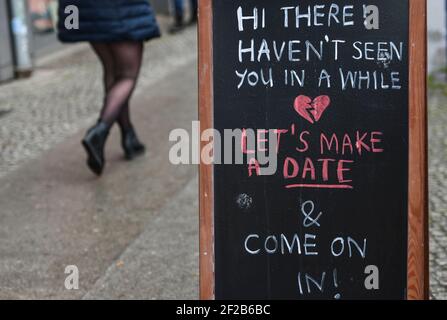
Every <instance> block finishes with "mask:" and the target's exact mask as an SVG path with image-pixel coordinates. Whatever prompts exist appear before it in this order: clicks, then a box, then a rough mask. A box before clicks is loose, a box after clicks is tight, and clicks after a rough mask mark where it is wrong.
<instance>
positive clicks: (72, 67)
mask: <svg viewBox="0 0 447 320" xmlns="http://www.w3.org/2000/svg"><path fill="white" fill-rule="evenodd" d="M196 45H197V43H196V30H195V29H193V28H191V29H188V30H186V31H185V32H183V33H181V34H179V35H176V36H165V37H164V38H162V39H160V40H156V41H152V42H150V43H149V44H148V45H147V49H146V53H145V58H144V60H145V63H144V69H143V71H142V74H141V78H140V82H139V86H138V89H137V90H136V92H135V96H134V99H133V101H132V108H133V111H134V113H133V115H134V121H135V125H136V127H137V128H138V130H139V134H140V136H141V139H142V140H143V141H144V142H145V143H146V145H147V147H148V153H147V154H146V156H145V157H144V158H140V159H138V160H135V161H134V162H131V163H129V162H126V161H124V160H123V155H122V150H121V147H120V140H119V132H118V130H117V129H116V128H115V129H114V130H113V131H112V133H111V137H110V140H109V143H108V146H107V150H106V152H107V160H108V163H107V168H106V172H105V175H104V177H102V178H101V179H97V178H95V177H94V176H92V174H91V173H90V172H89V171H88V170H87V169H86V166H85V155H84V151H83V150H82V148H81V147H80V143H79V141H80V140H81V138H82V136H83V134H84V131H85V129H86V127H88V126H89V125H91V124H92V123H94V121H95V120H96V117H97V113H98V110H99V108H100V103H101V99H102V97H101V94H100V92H101V72H100V65H99V63H98V62H97V59H96V57H95V56H94V54H93V53H92V52H91V51H90V50H88V49H87V48H86V46H84V45H81V46H76V47H73V49H72V50H73V52H72V54H69V55H66V56H64V57H61V58H59V59H57V60H53V61H48V62H44V63H43V64H41V65H39V68H38V71H37V72H36V74H35V75H34V77H33V78H31V79H28V80H23V81H16V82H12V83H10V84H6V85H2V86H0V110H5V111H8V110H10V111H9V112H6V113H4V114H3V115H2V116H1V117H0V150H1V152H0V203H1V209H0V255H1V257H2V258H1V259H0V298H2V299H6V298H9V299H11V298H13V299H15V298H20V299H31V298H36V299H48V298H49V299H56V298H57V299H59V298H62V299H79V298H83V297H87V298H140V299H151V298H154V299H155V298H157V299H159V298H182V299H194V298H197V297H198V288H197V286H198V225H197V224H198V216H197V214H198V208H197V207H198V204H197V197H198V196H197V189H198V187H197V178H196V175H197V170H196V168H195V167H194V166H173V165H171V164H170V163H169V161H167V159H168V152H169V146H170V145H169V142H168V136H169V132H170V131H171V130H172V129H174V128H190V126H191V121H192V120H195V119H197V79H196V69H197V65H196ZM18 169H20V170H18ZM73 264H74V265H76V266H77V267H78V268H79V273H80V274H79V277H80V278H79V285H80V288H79V290H75V291H69V290H66V289H65V287H64V280H65V277H66V275H65V274H64V270H65V267H66V266H67V265H73ZM109 287H110V288H113V289H112V290H104V289H103V288H109Z"/></svg>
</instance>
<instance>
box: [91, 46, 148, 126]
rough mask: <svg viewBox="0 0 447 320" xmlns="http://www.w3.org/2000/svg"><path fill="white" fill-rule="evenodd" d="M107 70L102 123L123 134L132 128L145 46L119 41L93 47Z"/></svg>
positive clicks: (105, 72)
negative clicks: (131, 106) (115, 126)
mask: <svg viewBox="0 0 447 320" xmlns="http://www.w3.org/2000/svg"><path fill="white" fill-rule="evenodd" d="M91 46H92V47H93V50H94V51H95V52H96V54H97V56H98V57H99V59H100V60H101V63H102V66H103V69H104V92H105V95H104V104H103V107H102V110H101V115H100V119H101V120H102V121H103V122H105V123H107V124H108V125H109V126H112V125H113V123H114V122H115V121H117V122H118V124H119V126H120V128H121V130H126V129H128V128H130V127H131V122H130V111H129V100H130V98H131V96H132V93H133V91H134V89H135V86H136V83H137V79H138V75H139V73H140V68H141V62H142V58H143V43H142V42H135V41H120V42H109V43H99V42H96V43H91Z"/></svg>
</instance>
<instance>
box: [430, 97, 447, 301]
mask: <svg viewBox="0 0 447 320" xmlns="http://www.w3.org/2000/svg"><path fill="white" fill-rule="evenodd" d="M446 105H447V97H446V96H444V95H441V94H439V93H435V92H431V94H430V99H429V114H428V115H429V179H430V180H429V181H430V182H429V188H430V191H429V192H430V197H429V199H430V282H431V285H430V289H431V296H432V298H433V299H442V300H446V299H447V126H446V124H447V112H446V111H447V109H446Z"/></svg>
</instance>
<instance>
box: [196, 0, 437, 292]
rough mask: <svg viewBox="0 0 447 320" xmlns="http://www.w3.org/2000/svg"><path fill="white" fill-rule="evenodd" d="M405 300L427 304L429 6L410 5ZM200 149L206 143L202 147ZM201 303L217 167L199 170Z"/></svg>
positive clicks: (208, 284) (209, 111) (204, 2)
mask: <svg viewBox="0 0 447 320" xmlns="http://www.w3.org/2000/svg"><path fill="white" fill-rule="evenodd" d="M409 3H410V17H409V18H410V19H409V23H410V26H409V76H410V82H409V128H410V130H409V131H410V132H409V178H408V194H409V199H408V267H407V270H408V272H407V273H408V274H407V289H408V290H407V298H408V299H410V300H420V299H428V298H429V269H428V243H429V239H428V177H427V168H428V161H427V96H426V95H427V92H426V72H427V69H426V63H427V62H426V61H427V57H426V46H427V35H426V30H427V25H426V19H427V4H426V0H410V2H409ZM212 6H213V1H212V0H200V1H199V28H198V38H199V70H198V77H199V119H200V122H201V131H202V132H203V131H204V130H206V129H207V128H213V34H212V30H213V25H212V23H213V17H212ZM200 144H201V147H203V146H204V142H202V141H201V142H200ZM199 175H200V186H199V192H200V193H199V195H200V299H205V300H209V299H214V297H215V295H214V284H215V282H214V281H215V280H214V252H213V248H214V230H213V228H214V226H213V219H214V208H213V205H214V201H213V166H212V165H206V164H201V165H200V170H199Z"/></svg>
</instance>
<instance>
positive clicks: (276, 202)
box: [212, 0, 409, 299]
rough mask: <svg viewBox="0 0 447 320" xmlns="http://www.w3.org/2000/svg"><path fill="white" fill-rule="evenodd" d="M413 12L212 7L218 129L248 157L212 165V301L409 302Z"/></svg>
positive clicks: (264, 0) (377, 7)
mask: <svg viewBox="0 0 447 320" xmlns="http://www.w3.org/2000/svg"><path fill="white" fill-rule="evenodd" d="M408 11H409V4H408V1H406V0H399V1H389V0H369V1H367V2H365V3H363V2H361V1H347V0H339V1H333V2H328V1H324V2H317V1H311V0H302V1H291V0H275V1H269V0H244V1H242V0H232V1H226V0H214V1H213V7H212V12H213V25H212V29H213V43H212V45H213V51H212V52H213V91H214V98H213V103H214V107H213V108H214V109H213V114H214V126H215V128H216V129H217V130H218V131H219V132H220V133H221V134H222V136H224V130H225V129H240V130H241V131H242V135H241V138H240V139H239V138H236V139H235V140H236V141H239V142H242V143H241V148H242V150H243V151H244V154H245V157H246V159H245V160H246V162H245V163H244V164H223V165H215V166H214V250H215V251H214V255H215V256H214V259H215V298H217V299H404V298H406V290H407V209H408V208H407V200H408V194H407V193H408V192H407V190H408V148H409V146H408V129H409V125H408V81H409V76H408V75H409V72H408V68H409V66H408V37H409V35H408V32H409V19H408ZM255 17H256V18H255ZM250 130H251V131H250ZM247 132H251V133H254V136H255V138H256V141H255V147H256V148H251V146H249V144H248V143H247V141H248V140H247V139H248V137H249V135H248V134H247ZM272 132H274V133H275V134H276V135H273V136H272V135H270V136H269V135H268V133H272ZM272 137H276V139H277V140H276V145H275V148H274V150H268V154H269V155H276V156H277V170H276V171H275V172H274V173H273V174H270V175H263V174H262V172H261V171H262V169H263V168H264V167H265V165H262V164H259V165H258V162H257V160H258V159H257V158H256V155H257V154H255V153H252V152H253V151H255V149H256V150H257V151H263V150H264V149H269V142H270V141H268V142H267V141H265V140H269V138H270V139H271V138H272ZM270 146H271V145H270ZM222 158H223V157H222ZM247 159H248V160H247ZM249 159H251V160H249Z"/></svg>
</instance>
